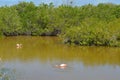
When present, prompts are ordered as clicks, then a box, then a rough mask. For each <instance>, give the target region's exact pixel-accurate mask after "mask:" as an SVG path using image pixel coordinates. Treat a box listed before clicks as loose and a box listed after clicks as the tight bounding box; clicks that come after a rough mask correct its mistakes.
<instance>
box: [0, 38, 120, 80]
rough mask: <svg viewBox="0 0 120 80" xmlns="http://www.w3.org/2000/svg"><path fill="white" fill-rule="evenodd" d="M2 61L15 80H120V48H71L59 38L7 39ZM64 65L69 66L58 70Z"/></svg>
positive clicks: (2, 47) (1, 50)
mask: <svg viewBox="0 0 120 80" xmlns="http://www.w3.org/2000/svg"><path fill="white" fill-rule="evenodd" d="M17 43H21V44H22V48H16V44H17ZM0 58H1V59H2V61H1V63H0V65H2V67H5V68H8V69H13V70H14V71H15V74H14V75H15V77H16V80H120V48H112V47H83V46H82V47H81V46H69V45H64V44H62V43H61V41H60V40H59V38H57V37H30V36H29V37H24V36H19V37H5V38H1V39H0ZM62 63H65V64H67V67H65V68H60V67H56V65H59V64H62Z"/></svg>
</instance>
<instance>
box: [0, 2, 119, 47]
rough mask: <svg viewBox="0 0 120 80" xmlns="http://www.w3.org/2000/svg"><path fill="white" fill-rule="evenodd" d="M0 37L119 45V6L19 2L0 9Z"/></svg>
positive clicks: (80, 43)
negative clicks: (53, 39) (23, 36)
mask: <svg viewBox="0 0 120 80" xmlns="http://www.w3.org/2000/svg"><path fill="white" fill-rule="evenodd" d="M0 35H5V36H11V35H13V36H15V35H44V36H45V35H49V36H53V35H54V36H57V35H60V36H62V38H63V39H64V41H65V43H75V44H78V45H99V46H103V45H105V46H106V45H107V46H120V5H115V4H111V3H108V4H103V3H102V4H98V5H97V6H94V5H91V4H88V5H84V6H71V5H60V6H58V7H55V6H54V5H53V4H52V3H50V4H40V5H39V6H36V5H35V4H34V3H33V2H20V3H19V4H17V5H13V6H9V7H8V6H3V7H0Z"/></svg>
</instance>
